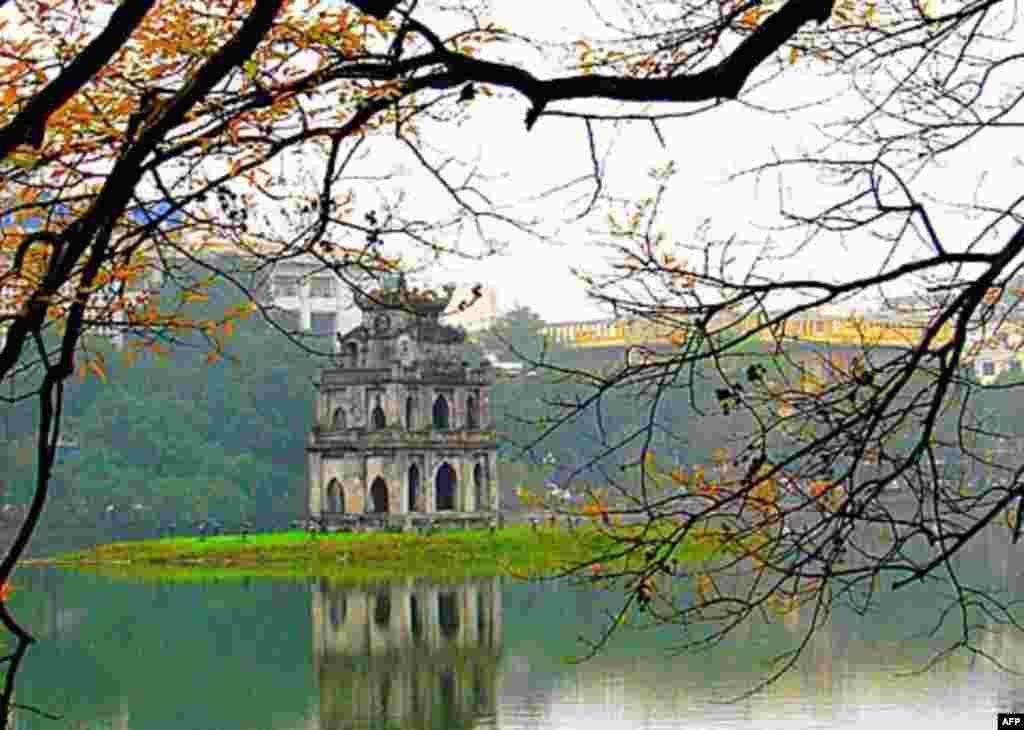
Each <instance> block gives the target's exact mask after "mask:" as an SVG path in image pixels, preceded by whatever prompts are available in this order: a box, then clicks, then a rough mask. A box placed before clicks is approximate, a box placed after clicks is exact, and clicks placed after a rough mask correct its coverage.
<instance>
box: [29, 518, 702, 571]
mask: <svg viewBox="0 0 1024 730" xmlns="http://www.w3.org/2000/svg"><path fill="white" fill-rule="evenodd" d="M633 533H637V534H636V535H634V534H633ZM638 533H639V529H638V528H636V529H634V528H630V527H620V528H617V529H615V530H614V532H613V531H609V530H608V529H606V528H605V527H604V526H602V525H598V524H593V523H589V522H588V523H585V524H580V525H578V526H577V527H575V528H568V527H564V526H560V525H559V526H553V525H551V524H549V523H544V524H525V525H510V526H506V527H502V528H497V529H467V530H445V531H437V532H433V533H428V534H417V533H409V532H361V533H360V532H335V533H329V534H316V533H307V532H303V531H301V530H292V531H288V532H274V533H264V534H255V535H244V534H232V535H218V536H207V537H201V536H199V537H192V536H190V537H168V538H162V539H158V540H140V541H131V542H118V543H111V544H107V545H100V546H97V547H95V548H92V549H89V550H83V551H78V552H73V553H68V554H66V555H61V556H58V557H56V558H51V559H46V560H35V561H28V564H34V565H52V566H59V567H66V568H73V569H78V570H89V571H93V572H99V573H102V574H106V575H121V576H125V577H143V578H144V577H153V578H161V579H168V578H169V579H175V578H177V579H185V580H190V579H194V580H202V579H204V578H210V577H220V576H223V577H228V576H239V577H243V576H278V577H289V576H290V577H309V576H326V577H331V578H335V579H338V580H342V581H345V582H375V581H382V580H388V579H394V578H407V577H427V578H436V579H457V578H468V577H482V576H499V575H504V576H515V577H524V578H525V577H537V576H555V575H559V574H562V573H564V572H567V571H569V570H571V569H574V568H575V569H579V568H580V567H581V566H582V567H587V566H589V567H590V572H591V573H592V574H593V573H598V572H602V571H605V570H607V571H609V572H613V571H614V572H617V571H620V570H624V569H626V570H628V569H629V568H631V567H633V563H634V562H635V563H636V565H640V563H641V556H642V553H641V552H640V550H641V549H642V546H643V541H642V540H640V539H637V538H639V534H638ZM623 538H627V539H631V538H633V539H637V542H636V545H637V549H636V555H632V554H631V555H629V556H626V557H625V558H623V559H620V560H618V561H615V562H614V563H611V562H609V561H608V559H607V556H608V555H609V554H610V553H612V552H622V551H623V548H624V546H625V543H624V542H622V540H623ZM706 552H707V551H706V550H705V549H704V548H703V547H702V546H701V545H698V544H697V543H696V542H695V541H687V542H686V543H684V544H681V545H680V546H679V547H678V548H677V550H676V552H675V553H674V555H673V559H674V560H675V561H679V562H683V561H688V560H694V559H697V558H701V557H706ZM633 558H635V560H634V559H633ZM602 561H603V562H602Z"/></svg>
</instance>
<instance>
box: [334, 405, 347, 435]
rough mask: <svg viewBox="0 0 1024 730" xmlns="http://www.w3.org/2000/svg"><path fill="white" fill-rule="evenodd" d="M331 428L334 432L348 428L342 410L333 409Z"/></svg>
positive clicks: (343, 410)
mask: <svg viewBox="0 0 1024 730" xmlns="http://www.w3.org/2000/svg"><path fill="white" fill-rule="evenodd" d="M331 427H332V428H333V429H334V430H335V431H340V430H342V429H346V428H348V417H347V416H346V415H345V409H344V408H335V409H334V418H333V419H332V420H331Z"/></svg>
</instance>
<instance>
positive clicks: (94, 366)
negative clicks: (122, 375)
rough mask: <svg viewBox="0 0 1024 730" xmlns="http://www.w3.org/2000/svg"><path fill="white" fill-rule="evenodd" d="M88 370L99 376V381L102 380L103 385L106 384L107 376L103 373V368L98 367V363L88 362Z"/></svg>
mask: <svg viewBox="0 0 1024 730" xmlns="http://www.w3.org/2000/svg"><path fill="white" fill-rule="evenodd" d="M89 369H90V370H92V371H93V372H94V373H96V375H98V376H99V379H100V380H102V381H103V382H104V383H105V382H107V374H106V373H105V372H103V368H102V367H100V364H99V363H98V362H96V361H95V360H93V361H92V362H90V363H89Z"/></svg>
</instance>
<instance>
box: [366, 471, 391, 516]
mask: <svg viewBox="0 0 1024 730" xmlns="http://www.w3.org/2000/svg"><path fill="white" fill-rule="evenodd" d="M370 506H371V508H372V511H373V512H374V513H376V514H379V515H381V514H387V512H388V485H387V483H386V482H385V481H384V480H383V479H382V478H381V477H377V478H376V479H374V480H373V484H372V485H370Z"/></svg>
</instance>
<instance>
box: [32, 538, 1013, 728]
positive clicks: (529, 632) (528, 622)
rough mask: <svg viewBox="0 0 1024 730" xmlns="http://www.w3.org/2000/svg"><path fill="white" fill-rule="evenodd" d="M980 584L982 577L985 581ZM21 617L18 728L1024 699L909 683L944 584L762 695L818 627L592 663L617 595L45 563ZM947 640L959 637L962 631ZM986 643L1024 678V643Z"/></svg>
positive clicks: (997, 704) (817, 719)
mask: <svg viewBox="0 0 1024 730" xmlns="http://www.w3.org/2000/svg"><path fill="white" fill-rule="evenodd" d="M1006 542H1007V541H1006V539H1005V533H1004V534H1000V533H998V532H997V533H995V534H994V535H992V536H990V537H989V538H988V539H987V540H986V541H985V542H984V543H983V544H981V545H979V547H978V548H977V549H976V550H975V554H974V555H973V556H972V557H973V558H974V559H975V562H976V564H977V566H979V567H978V570H983V571H987V573H982V574H978V575H981V576H982V577H984V575H988V577H990V578H991V585H993V586H994V587H996V588H1002V589H1007V590H1010V591H1016V590H1018V589H1019V588H1020V589H1024V581H1022V580H1021V579H1020V577H1019V575H1018V574H1019V571H1017V570H1016V569H1015V568H1013V567H1012V566H1013V565H1014V556H1015V555H1017V556H1018V557H1017V558H1016V559H1017V560H1018V561H1019V553H1016V554H1015V553H1013V552H1011V548H1009V547H1008V546H1007V545H1006ZM974 577H978V576H977V575H975V576H974ZM16 584H17V593H16V600H14V601H12V603H13V608H14V611H15V614H16V615H17V616H18V617H19V618H21V619H22V620H23V621H25V622H26V623H27V624H29V625H30V626H31V627H32V628H33V629H34V630H35V632H37V634H38V635H39V636H40V642H39V644H38V646H37V647H35V648H34V649H33V650H32V651H31V652H30V654H29V656H28V659H27V660H26V666H25V670H24V672H23V673H22V675H21V677H20V680H19V682H20V683H19V690H18V694H17V699H18V701H19V702H21V703H24V704H31V705H36V706H39V707H40V708H42V709H45V710H47V711H49V712H54V713H58V714H63V715H64V716H65V718H66V721H65V722H54V721H49V720H44V719H41V718H38V717H34V716H32V715H30V714H27V713H23V714H21V715H20V716H19V718H18V727H19V728H54V729H56V728H66V727H70V728H75V729H79V730H83V729H85V728H90V729H92V728H118V729H124V728H133V729H134V728H145V729H146V730H160V729H162V728H168V729H170V728H174V730H206V729H209V730H232V729H234V728H239V729H242V728H245V729H250V728H252V729H256V728H267V729H268V730H269V729H270V728H275V729H276V728H282V729H283V728H308V729H311V730H312V729H318V730H340V729H342V728H439V729H440V728H445V729H449V728H472V727H480V728H502V729H507V730H511V729H513V728H538V729H548V728H586V729H587V730H599V729H603V728H750V727H757V728H776V727H778V728H783V727H784V728H815V727H822V728H825V727H827V728H852V727H858V728H860V727H863V728H869V727H870V728H878V727H889V726H893V725H897V724H898V726H900V727H903V728H917V727H920V728H929V729H931V728H988V727H994V725H995V712H996V711H997V710H1003V711H1007V710H1011V709H1016V710H1021V709H1024V679H1020V678H1015V677H1013V676H1011V675H1006V674H1003V673H1000V672H998V671H997V670H995V669H994V668H992V667H990V666H988V665H985V664H983V663H982V662H980V661H979V662H976V663H973V664H972V663H971V662H969V661H968V659H967V657H957V658H956V659H954V660H952V661H950V662H948V663H946V664H943V665H941V666H940V667H938V668H936V669H934V670H932V671H931V672H930V673H928V674H925V675H923V676H911V677H902V676H898V675H899V674H900V673H903V672H906V671H908V670H911V669H913V668H914V667H915V666H917V663H919V662H921V661H923V660H924V659H926V658H927V656H928V652H929V650H930V649H931V648H933V647H934V646H935V643H933V640H929V639H918V640H912V641H907V640H905V637H907V636H908V635H910V634H913V633H914V632H916V631H920V630H921V629H923V628H926V627H927V626H928V623H927V622H928V621H929V620H932V619H934V618H935V616H936V614H935V611H936V607H937V605H938V600H939V597H938V595H937V594H936V593H935V592H934V590H931V591H928V590H918V591H917V592H906V593H904V594H902V595H901V594H895V595H893V596H892V597H891V599H890V600H889V602H888V603H887V604H885V605H884V606H883V607H882V609H881V610H880V611H879V612H878V613H876V614H874V615H871V616H869V617H866V618H858V617H855V616H845V615H843V616H839V615H837V616H836V617H835V618H834V619H833V620H832V622H831V624H830V626H829V627H828V629H827V630H825V631H823V632H822V633H820V634H819V635H818V637H817V638H816V639H815V640H814V641H813V643H812V644H811V646H810V647H809V649H808V651H807V654H806V656H805V658H804V660H803V661H802V662H801V664H800V666H799V667H798V668H797V669H796V670H794V671H793V672H792V673H791V674H789V675H787V676H786V677H784V678H783V679H782V680H780V681H779V682H778V683H777V684H776V685H774V686H773V687H772V688H770V689H769V690H767V691H765V692H764V693H763V694H760V695H758V696H757V697H755V698H752V699H748V700H745V701H742V702H739V703H733V704H721V702H722V701H724V700H727V699H729V698H730V697H732V696H734V695H735V694H737V693H739V692H742V691H743V690H745V689H748V688H749V687H751V686H752V684H753V683H755V682H756V681H757V678H758V677H759V676H760V672H762V671H763V669H764V664H763V663H764V661H765V660H766V659H767V658H768V657H769V656H771V655H772V653H774V652H776V651H779V650H781V649H783V648H786V647H787V646H790V645H791V644H792V643H793V642H794V641H797V640H799V639H800V637H801V636H802V633H801V630H802V629H803V628H805V627H806V622H807V618H808V617H807V616H797V615H791V616H790V617H788V618H787V619H786V620H778V619H776V622H775V623H771V624H768V623H757V624H751V625H749V626H747V627H745V628H744V630H743V631H742V632H741V633H740V634H739V635H738V636H736V637H735V640H734V641H732V642H730V643H729V644H727V645H725V646H722V647H720V648H719V649H718V650H716V651H715V653H713V654H710V655H707V654H703V655H698V656H692V655H691V656H677V657H672V656H670V655H668V654H667V653H666V652H667V650H668V649H669V648H670V647H671V645H672V640H673V639H674V638H677V637H678V635H679V634H677V633H672V632H671V631H668V630H662V631H647V632H627V633H623V634H621V635H620V636H619V637H618V640H617V641H616V642H614V644H613V645H612V646H611V647H610V648H609V649H608V651H607V652H606V653H605V654H603V655H602V656H600V657H599V658H596V659H593V660H590V661H588V662H585V663H582V664H571V663H567V662H566V658H567V657H570V656H572V655H575V654H577V653H578V652H579V651H580V648H581V645H580V644H579V643H578V641H577V637H578V636H579V634H581V633H583V634H589V635H591V636H593V635H594V634H595V633H596V631H597V630H598V629H599V628H600V627H601V626H602V625H603V621H604V618H603V613H602V612H603V610H604V609H606V608H609V607H612V606H613V605H614V597H613V596H611V595H610V594H603V593H593V592H590V591H589V590H586V591H585V590H582V589H576V588H573V587H571V586H568V585H564V584H563V585H553V584H542V585H538V584H526V583H520V582H514V581H509V580H504V581H502V580H498V579H488V580H477V581H472V582H467V583H463V584H458V585H444V584H435V583H430V582H423V581H405V582H402V583H392V584H387V585H380V586H371V587H362V588H358V587H351V586H349V587H346V586H341V585H336V584H332V583H327V582H325V581H322V580H319V579H315V580H304V581H276V580H265V579H260V580H256V579H252V580H224V581H219V582H209V583H204V584H169V583H156V582H132V581H124V580H115V579H110V578H102V577H95V576H88V575H78V574H74V573H67V572H60V571H56V570H44V569H34V570H30V569H22V570H21V571H20V572H19V573H18V575H17V578H16ZM945 633H946V636H949V635H950V632H945ZM985 648H986V649H987V650H988V651H990V652H991V653H992V654H994V655H996V656H998V657H1000V658H1001V659H1002V660H1003V661H1005V662H1007V663H1009V664H1010V665H1011V666H1014V667H1016V668H1017V669H1024V640H1022V637H1018V636H1014V635H1006V634H1003V635H992V636H990V637H989V638H988V639H986V640H985Z"/></svg>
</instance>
